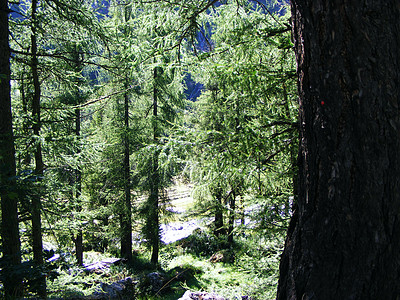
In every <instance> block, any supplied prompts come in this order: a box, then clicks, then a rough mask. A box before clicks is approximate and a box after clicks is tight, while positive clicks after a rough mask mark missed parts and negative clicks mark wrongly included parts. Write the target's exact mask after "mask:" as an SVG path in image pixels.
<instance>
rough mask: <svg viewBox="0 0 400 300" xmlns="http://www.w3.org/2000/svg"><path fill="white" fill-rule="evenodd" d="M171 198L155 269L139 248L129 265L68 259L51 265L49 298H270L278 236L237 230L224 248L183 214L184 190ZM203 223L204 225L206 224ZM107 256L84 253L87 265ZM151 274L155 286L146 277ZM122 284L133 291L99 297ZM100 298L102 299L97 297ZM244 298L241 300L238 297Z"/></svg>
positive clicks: (219, 240) (187, 198)
mask: <svg viewBox="0 0 400 300" xmlns="http://www.w3.org/2000/svg"><path fill="white" fill-rule="evenodd" d="M173 193H174V194H173V195H175V196H173V197H171V195H170V198H171V203H172V206H170V207H168V208H167V209H168V210H169V211H170V212H171V216H169V220H170V222H169V223H167V224H164V225H163V226H162V241H163V246H162V247H161V249H160V259H159V265H158V266H157V267H154V266H152V265H151V264H150V263H149V260H150V253H149V251H148V249H147V248H145V247H144V245H143V244H138V245H136V247H135V249H136V250H135V256H134V261H133V263H132V264H130V265H126V264H123V263H120V264H117V265H110V266H107V267H104V268H102V269H97V270H92V271H88V270H85V269H84V268H79V267H76V266H74V265H73V258H71V259H70V260H69V261H68V259H67V260H63V261H60V260H57V261H54V262H52V263H51V265H52V271H51V272H49V276H48V280H47V282H48V284H47V285H48V292H49V299H148V300H151V299H163V300H176V299H179V298H180V297H181V296H182V295H183V294H184V293H185V291H187V290H191V291H208V292H215V293H217V294H218V295H221V296H223V297H224V298H225V299H242V297H246V296H247V297H248V298H247V299H253V300H257V299H260V300H261V299H262V300H266V299H273V298H274V297H275V292H276V285H277V278H278V276H277V275H278V265H279V255H280V251H281V247H282V243H283V238H282V235H281V234H274V233H268V236H267V234H266V233H265V232H263V231H259V230H256V229H255V228H250V227H246V226H243V227H240V226H238V227H237V230H236V232H235V233H236V235H235V242H234V244H233V245H229V244H228V243H227V241H226V239H225V238H218V237H216V236H214V235H213V234H212V233H211V232H209V231H208V230H207V227H206V226H205V225H206V224H205V222H204V217H202V218H200V219H196V218H193V217H190V215H189V216H188V215H187V214H186V212H188V211H189V210H190V208H191V207H192V206H193V199H192V198H191V197H190V191H189V192H188V187H178V188H177V190H176V191H174V192H173ZM206 221H207V220H206ZM110 257H112V255H111V254H110V253H98V252H93V251H90V252H85V263H86V264H90V263H93V262H96V261H102V260H104V259H109V258H110ZM154 274H156V276H158V278H160V282H159V283H154V282H152V280H150V279H149V278H150V277H149V276H150V275H151V276H153V275H154ZM127 279H129V280H130V281H132V282H133V284H134V288H133V290H132V291H130V292H129V295H127V296H123V295H117V294H116V295H114V296H110V295H109V294H107V296H106V294H104V292H105V290H106V287H110V286H112V285H113V284H116V283H119V282H125V281H126V280H127ZM101 297H103V298H101ZM243 299H246V298H243Z"/></svg>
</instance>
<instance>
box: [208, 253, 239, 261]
mask: <svg viewBox="0 0 400 300" xmlns="http://www.w3.org/2000/svg"><path fill="white" fill-rule="evenodd" d="M234 260H235V255H234V254H233V253H232V252H230V251H229V250H222V251H219V252H217V253H214V254H213V255H212V256H211V257H210V259H209V261H210V262H212V263H218V262H223V263H231V262H233V261H234Z"/></svg>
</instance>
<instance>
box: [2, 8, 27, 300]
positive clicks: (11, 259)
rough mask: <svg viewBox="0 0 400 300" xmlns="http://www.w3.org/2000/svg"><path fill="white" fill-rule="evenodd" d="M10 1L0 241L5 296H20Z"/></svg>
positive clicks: (5, 53)
mask: <svg viewBox="0 0 400 300" xmlns="http://www.w3.org/2000/svg"><path fill="white" fill-rule="evenodd" d="M8 13H9V9H8V1H6V0H2V1H0V116H1V118H0V197H1V212H2V214H1V238H2V252H3V261H4V265H3V266H2V276H3V284H4V291H5V297H6V298H9V299H11V298H12V297H17V296H18V295H19V294H20V291H21V290H22V289H21V286H22V283H21V280H20V279H19V278H18V276H16V274H15V267H17V266H18V265H19V264H20V263H21V253H20V252H21V251H20V247H21V246H20V240H19V229H18V212H17V202H18V196H17V195H18V194H17V192H16V166H15V150H14V149H15V148H14V137H13V128H12V115H11V94H10V75H11V72H10V47H9V27H8Z"/></svg>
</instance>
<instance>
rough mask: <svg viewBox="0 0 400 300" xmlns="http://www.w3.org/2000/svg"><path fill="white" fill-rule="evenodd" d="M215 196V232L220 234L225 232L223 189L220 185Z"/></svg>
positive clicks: (217, 234)
mask: <svg viewBox="0 0 400 300" xmlns="http://www.w3.org/2000/svg"><path fill="white" fill-rule="evenodd" d="M214 197H215V201H216V203H215V212H214V226H215V229H214V234H215V235H216V236H220V235H221V234H224V210H223V204H222V189H221V188H220V187H217V188H216V191H215V193H214ZM225 233H226V232H225Z"/></svg>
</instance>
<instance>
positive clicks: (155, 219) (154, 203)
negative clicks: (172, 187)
mask: <svg viewBox="0 0 400 300" xmlns="http://www.w3.org/2000/svg"><path fill="white" fill-rule="evenodd" d="M157 76H158V74H157V68H154V88H153V117H154V120H153V122H154V123H153V141H154V146H155V147H157V145H158V123H157V117H158V90H157ZM158 155H159V151H158V149H155V151H154V157H153V170H152V180H151V183H152V184H151V195H150V197H151V199H150V201H151V203H150V205H151V208H150V210H151V216H150V218H151V222H152V224H153V226H152V229H151V230H152V241H151V243H152V250H153V251H152V254H151V262H152V263H153V264H157V263H158V254H159V250H160V222H159V209H158V202H159V181H160V179H159V173H158Z"/></svg>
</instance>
